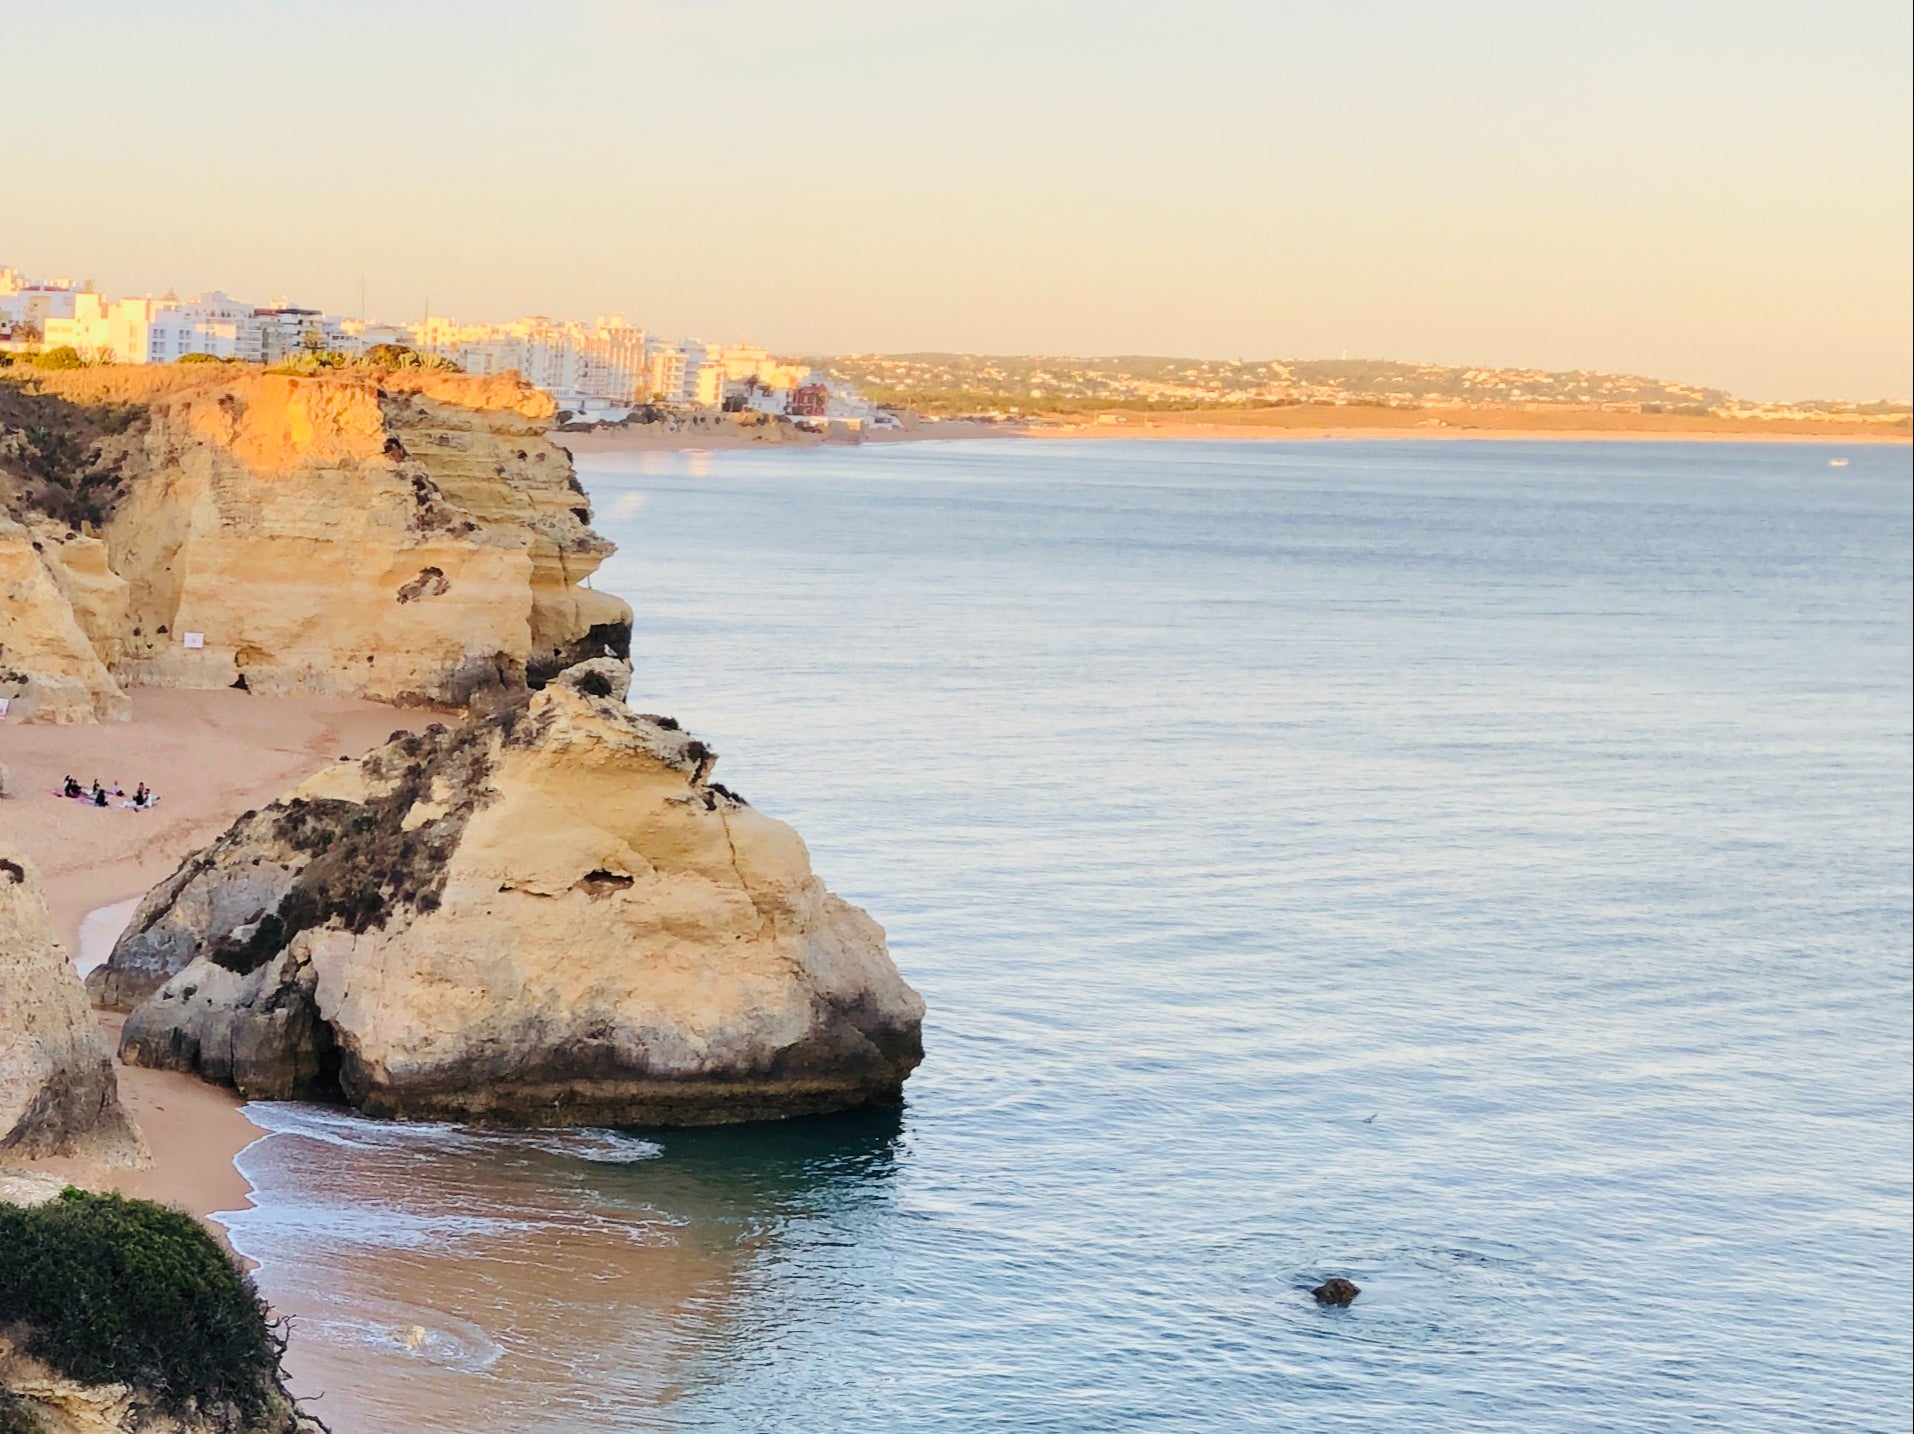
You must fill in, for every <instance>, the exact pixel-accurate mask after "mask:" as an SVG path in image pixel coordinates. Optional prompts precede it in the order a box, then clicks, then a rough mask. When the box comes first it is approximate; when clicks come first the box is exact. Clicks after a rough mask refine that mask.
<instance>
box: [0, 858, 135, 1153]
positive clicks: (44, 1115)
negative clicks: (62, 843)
mask: <svg viewBox="0 0 1914 1434" xmlns="http://www.w3.org/2000/svg"><path fill="white" fill-rule="evenodd" d="M76 1153H86V1154H89V1155H94V1156H97V1157H100V1158H104V1159H107V1160H109V1161H114V1162H117V1163H135V1162H137V1161H139V1160H140V1159H142V1158H143V1154H144V1152H143V1150H142V1148H141V1146H140V1142H139V1136H138V1134H137V1133H136V1132H135V1131H134V1129H133V1124H132V1121H131V1120H130V1119H129V1118H128V1117H127V1115H126V1113H125V1112H124V1111H123V1110H122V1109H121V1108H120V1101H119V1089H118V1086H117V1085H116V1084H115V1082H114V1079H113V1068H112V1065H111V1064H110V1063H109V1062H108V1060H107V1054H106V1048H105V1046H104V1045H103V1043H102V1042H101V1040H100V1033H99V1028H98V1027H97V1026H96V1025H95V1024H94V1022H93V1013H92V1011H91V1010H90V1009H89V1008H88V1005H87V1001H86V996H85V993H84V992H83V991H82V989H81V987H80V979H79V977H78V976H77V975H76V974H75V973H74V970H73V965H72V963H71V962H70V961H69V960H68V959H67V955H66V953H65V952H64V951H62V950H61V949H60V947H59V945H58V943H57V942H55V941H54V939H53V930H52V923H51V921H50V920H49V918H48V915H47V904H46V896H45V894H44V892H43V891H42V890H41V887H40V878H39V876H38V874H37V873H36V872H35V871H34V869H33V867H32V866H31V865H30V864H29V863H28V862H27V860H26V859H25V858H24V857H23V856H21V855H20V854H19V852H17V851H15V850H14V849H12V848H11V847H10V846H8V845H7V844H5V843H4V842H0V1157H5V1156H8V1155H19V1156H40V1155H66V1154H76Z"/></svg>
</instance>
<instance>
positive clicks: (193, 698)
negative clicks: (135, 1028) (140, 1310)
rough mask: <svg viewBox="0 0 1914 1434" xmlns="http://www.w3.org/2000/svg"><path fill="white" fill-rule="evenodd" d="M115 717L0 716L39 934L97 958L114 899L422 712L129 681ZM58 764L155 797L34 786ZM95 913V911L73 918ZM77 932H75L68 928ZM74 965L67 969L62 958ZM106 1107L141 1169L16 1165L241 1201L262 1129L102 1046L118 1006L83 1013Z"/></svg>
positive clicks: (232, 1105)
mask: <svg viewBox="0 0 1914 1434" xmlns="http://www.w3.org/2000/svg"><path fill="white" fill-rule="evenodd" d="M128 695H129V696H130V697H131V699H132V703H133V717H132V720H131V721H129V722H108V723H99V724H91V725H75V726H59V725H47V726H40V725H19V724H0V762H4V763H5V764H6V766H7V767H8V769H9V770H10V771H11V772H12V774H13V777H14V780H15V782H16V784H17V787H18V793H19V794H18V795H17V796H15V797H11V798H8V799H7V801H6V803H5V810H4V813H0V815H3V816H4V819H5V820H6V821H7V824H8V831H9V835H10V836H12V837H13V838H14V839H15V840H16V841H17V842H18V843H19V845H20V847H21V849H22V850H23V851H24V852H25V853H26V854H27V855H28V856H29V857H31V858H32V859H33V861H34V863H35V865H36V866H38V867H39V869H40V873H41V877H42V879H43V880H44V882H45V884H46V891H47V904H48V907H49V909H50V912H51V915H52V918H53V928H54V934H55V936H56V937H57V938H58V939H59V941H60V943H61V945H62V946H63V947H64V948H65V949H66V951H67V952H68V954H69V955H70V956H72V955H75V954H77V955H78V956H79V957H80V958H81V959H82V960H88V959H91V958H93V957H96V956H97V957H98V958H99V959H104V956H105V951H100V950H98V949H97V948H98V944H99V943H100V942H101V941H102V940H104V941H106V942H107V943H108V949H110V942H111V941H112V940H115V939H117V937H118V934H119V929H120V928H119V927H116V926H114V925H112V924H111V923H112V921H113V919H114V917H116V916H117V915H119V914H120V913H118V912H115V911H114V908H116V907H118V908H124V915H125V916H127V917H129V918H130V916H131V914H132V910H131V907H130V905H128V903H133V902H137V901H138V900H139V899H140V898H141V897H143V896H144V895H145V894H146V893H147V891H149V890H150V889H151V888H152V887H153V886H155V885H157V884H158V883H159V882H160V881H163V880H164V879H165V878H166V877H167V876H168V875H170V874H171V873H172V872H173V871H174V870H175V869H176V868H177V867H178V865H179V863H180V861H181V860H182V859H183V858H184V857H185V856H186V855H187V854H188V853H189V852H191V851H194V850H196V849H198V848H199V847H200V846H203V845H205V844H206V843H207V842H209V841H211V840H212V839H213V838H215V837H217V836H218V835H219V834H220V833H221V832H222V831H224V830H225V829H226V827H227V826H228V825H230V824H231V822H232V821H233V819H234V818H235V817H237V816H238V815H239V814H240V813H241V812H243V811H245V810H247V809H248V808H257V807H260V806H264V805H265V804H266V803H268V802H270V801H272V800H273V799H274V798H276V797H278V796H280V795H282V794H283V793H284V792H285V791H286V790H287V789H288V788H290V787H292V786H294V785H295V784H297V783H298V782H300V781H301V780H303V779H304V778H306V777H308V776H310V775H311V774H312V773H313V772H315V771H317V770H319V769H320V768H322V767H324V766H325V765H326V764H327V763H328V762H335V761H337V760H339V758H341V757H354V758H356V757H358V756H360V755H362V754H363V753H365V752H366V751H369V750H370V749H371V748H373V747H375V746H377V745H378V744H380V743H382V742H384V741H385V740H386V739H387V738H388V737H389V736H390V735H391V733H392V732H393V731H394V730H396V729H399V728H408V729H409V728H413V727H416V726H419V725H422V724H423V723H424V722H426V721H430V720H431V719H432V717H433V715H434V714H432V713H430V712H427V711H425V710H423V709H400V708H395V707H388V706H386V705H384V704H383V703H377V702H366V701H359V700H353V699H344V698H323V697H257V696H253V695H251V694H248V693H242V692H235V691H231V690H229V689H218V690H213V691H193V690H181V689H171V688H135V689H133V690H132V691H131V692H130V693H129V694H128ZM67 772H72V773H73V774H74V775H75V776H78V777H79V778H80V779H81V780H82V781H85V782H90V781H91V780H92V779H93V778H94V777H96V776H97V777H100V778H102V779H110V780H118V781H121V782H123V783H124V784H125V785H126V786H127V787H129V788H130V787H131V786H132V784H133V783H134V782H136V781H146V782H148V783H150V784H151V785H152V787H153V788H154V790H156V791H157V792H159V794H160V804H159V806H158V807H156V808H154V809H153V810H152V811H150V812H134V811H127V810H124V809H121V808H118V807H113V808H107V809H104V810H101V809H96V808H92V807H86V806H82V805H80V804H79V803H76V802H68V801H63V800H61V799H59V798H57V797H55V796H53V795H51V793H50V789H51V788H54V787H56V786H57V785H58V784H59V781H60V778H61V777H62V776H63V775H64V774H66V773H67ZM96 913H97V914H99V916H100V917H102V918H104V919H102V920H100V921H95V922H92V923H89V921H88V918H89V917H93V916H95V914H96ZM83 927H86V928H87V930H86V937H87V938H90V939H87V940H85V941H84V942H83V938H82V928H83ZM76 964H77V963H76ZM94 1014H95V1016H96V1017H97V1019H98V1021H99V1027H100V1033H101V1039H102V1040H103V1041H104V1042H105V1046H106V1050H107V1052H108V1053H109V1054H110V1055H111V1057H112V1061H113V1072H114V1075H115V1077H116V1078H117V1080H118V1082H119V1090H120V1102H121V1104H122V1105H123V1106H125V1108H126V1109H127V1111H128V1112H129V1113H130V1114H131V1115H132V1117H133V1120H134V1122H135V1123H136V1124H137V1125H138V1127H139V1130H140V1134H141V1136H142V1137H143V1138H144V1139H145V1142H146V1146H147V1149H148V1150H149V1151H150V1152H151V1154H152V1161H151V1163H150V1164H148V1165H145V1166H141V1167H115V1166H112V1165H108V1164H105V1163H103V1162H101V1161H100V1160H98V1159H96V1158H94V1157H91V1156H89V1155H87V1154H84V1153H82V1154H78V1155H66V1156H50V1157H46V1158H43V1159H40V1160H34V1161H20V1162H17V1166H18V1168H19V1169H21V1170H24V1171H28V1172H33V1173H39V1174H45V1175H52V1176H55V1177H56V1178H59V1179H63V1180H67V1181H69V1182H70V1183H72V1184H75V1185H82V1186H85V1187H87V1188H89V1189H95V1190H115V1191H118V1192H119V1193H121V1194H124V1195H129V1196H137V1197H139V1198H141V1199H147V1200H156V1201H159V1202H160V1203H162V1204H170V1205H176V1206H178V1207H179V1208H180V1209H183V1210H185V1211H187V1212H188V1213H189V1214H192V1215H194V1216H196V1217H198V1218H199V1219H200V1220H202V1221H206V1222H211V1223H212V1224H213V1227H214V1230H215V1233H216V1234H219V1235H220V1236H221V1238H224V1231H223V1228H222V1227H220V1226H219V1225H218V1223H217V1222H216V1221H215V1220H214V1218H213V1217H214V1216H215V1215H216V1214H217V1212H219V1211H222V1210H235V1209H240V1208H244V1207H245V1206H247V1205H249V1204H251V1196H252V1186H251V1184H250V1183H249V1182H248V1181H247V1179H246V1177H245V1176H244V1175H242V1174H241V1173H240V1171H239V1168H238V1166H237V1165H236V1164H235V1161H236V1160H237V1158H238V1156H239V1155H240V1153H241V1152H242V1151H244V1150H245V1149H246V1148H247V1147H248V1146H250V1145H251V1144H252V1143H253V1142H254V1141H255V1140H257V1139H259V1138H260V1137H261V1136H262V1135H264V1134H266V1132H265V1131H264V1130H262V1129H261V1128H260V1127H259V1126H256V1125H254V1124H253V1123H252V1122H251V1121H250V1120H248V1119H247V1118H246V1116H245V1113H244V1111H243V1109H242V1107H243V1106H244V1104H245V1102H244V1100H243V1098H242V1097H241V1096H240V1095H239V1093H238V1092H237V1091H234V1090H232V1089H230V1088H228V1087H223V1086H215V1085H210V1084H208V1083H207V1082H205V1081H202V1080H199V1079H198V1078H196V1077H194V1076H189V1075H184V1074H181V1073H179V1072H175V1071H155V1070H146V1069H143V1068H140V1067H137V1066H127V1065H124V1064H122V1063H121V1062H120V1059H119V1056H118V1053H117V1052H118V1045H119V1032H120V1026H121V1025H122V1023H123V1022H124V1021H125V1019H126V1016H125V1013H124V1012H119V1011H106V1010H96V1011H95V1013H94Z"/></svg>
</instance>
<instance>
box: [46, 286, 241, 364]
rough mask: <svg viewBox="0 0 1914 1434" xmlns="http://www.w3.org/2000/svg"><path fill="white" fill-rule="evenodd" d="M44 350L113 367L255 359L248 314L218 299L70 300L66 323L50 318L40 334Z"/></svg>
mask: <svg viewBox="0 0 1914 1434" xmlns="http://www.w3.org/2000/svg"><path fill="white" fill-rule="evenodd" d="M43 343H44V345H45V347H47V348H49V349H54V348H61V347H63V346H64V347H70V348H72V349H74V350H76V351H77V352H78V353H79V354H80V356H81V357H83V358H110V359H112V360H113V361H114V362H115V363H172V362H174V361H175V360H177V359H181V358H184V357H185V356H186V355H187V354H211V355H212V356H213V357H215V358H255V357H257V356H258V355H257V353H256V352H249V351H248V350H251V349H253V348H254V347H255V345H256V335H255V334H254V332H253V309H252V305H250V304H242V303H239V302H238V301H237V300H235V299H230V298H228V297H227V296H226V295H224V294H222V293H218V292H217V291H215V292H214V293H211V294H199V295H196V296H195V297H194V298H192V299H189V300H180V299H177V298H175V297H173V296H172V295H171V294H168V295H167V296H166V297H165V298H162V299H154V298H144V299H118V300H111V299H108V298H106V297H105V296H104V295H101V294H88V293H82V294H77V295H75V296H74V302H73V313H72V316H71V317H68V318H49V319H48V320H47V321H46V324H45V326H44V328H43Z"/></svg>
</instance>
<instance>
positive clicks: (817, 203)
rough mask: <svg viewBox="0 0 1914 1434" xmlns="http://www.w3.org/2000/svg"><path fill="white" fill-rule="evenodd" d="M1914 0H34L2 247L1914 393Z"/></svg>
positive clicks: (551, 308) (979, 326)
mask: <svg viewBox="0 0 1914 1434" xmlns="http://www.w3.org/2000/svg"><path fill="white" fill-rule="evenodd" d="M1911 46H1914V34H1911V33H1910V18H1909V6H1908V4H1907V3H1906V0H1791V3H1774V0H1767V3H1764V2H1763V0H1738V3H1717V0H1658V3H1653V4H1648V3H1636V0H1600V3H1569V0H1542V3H1536V0H1523V3H1499V0H1444V3H1440V4H1437V3H1427V0H1416V3H1384V0H1347V2H1346V3H1344V0H1313V3H1309V4H1298V3H1293V0H1148V3H1141V0H574V3H570V4H538V5H534V4H531V3H504V0H380V3H367V0H327V3H325V4H322V5H318V4H294V3H288V0H168V3H165V4H153V3H151V0H118V2H117V3H108V0H60V3H58V4H37V3H29V0H0V56H4V64H3V65H0V71H3V72H4V74H5V76H6V88H7V91H8V108H9V110H10V112H11V113H12V115H13V123H12V124H10V125H9V126H8V137H7V141H6V145H5V149H4V152H3V153H0V263H11V264H14V265H16V266H19V267H22V268H25V269H28V270H30V271H33V272H36V273H54V274H66V275H70V276H72V277H76V278H93V279H96V280H97V281H98V282H99V284H100V286H101V287H102V288H104V289H106V290H107V291H109V292H131V293H140V292H146V291H149V290H150V291H152V292H155V293H157V292H163V291H164V290H166V289H168V288H176V289H178V290H179V291H180V292H182V293H187V292H191V291H194V290H198V289H203V288H214V287H218V288H224V289H226V290H228V291H229V292H232V293H235V294H238V295H240V296H242V297H247V298H254V299H257V300H264V299H267V298H272V297H276V296H278V295H281V294H284V295H286V296H289V297H291V298H292V299H294V300H295V301H297V302H303V303H309V304H317V305H321V306H324V307H327V308H330V309H334V310H337V311H341V312H355V311H356V310H357V309H358V304H359V299H358V294H359V284H360V280H361V277H362V276H363V279H364V283H365V289H366V294H367V301H368V307H369V309H370V311H371V312H372V314H373V315H374V316H375V317H379V316H383V317H386V318H409V317H413V316H416V315H418V314H419V313H421V312H422V311H423V310H424V308H425V305H426V303H427V301H428V300H429V301H430V304H431V307H432V310H433V311H434V312H436V313H446V314H453V315H457V316H459V317H464V318H472V319H487V318H489V319H503V318H509V317H512V316H515V315H517V314H520V313H527V312H535V313H546V314H552V315H560V316H580V317H589V316H590V315H592V314H595V313H599V312H609V311H614V310H619V311H623V312H624V313H625V314H627V315H628V316H629V317H630V318H631V319H632V320H633V321H634V322H639V323H643V324H645V325H646V326H647V327H649V328H651V329H652V330H654V331H656V332H660V333H665V334H670V335H677V334H681V333H692V334H696V335H699V336H702V337H706V338H709V339H714V340H729V339H734V338H739V337H750V338H753V339H755V340H757V341H759V342H762V343H765V344H769V345H771V346H772V347H774V348H779V349H783V350H786V351H791V350H802V351H807V352H833V351H837V352H842V351H848V350H891V351H894V350H906V349H962V350H970V351H984V352H1008V353H1030V352H1035V353H1078V354H1090V353H1105V354H1107V353H1156V354H1175V355H1188V356H1206V357H1235V356H1241V357H1256V358H1261V357H1323V356H1332V357H1333V356H1335V355H1337V354H1339V353H1342V352H1344V351H1345V350H1346V351H1347V352H1348V353H1349V354H1350V355H1351V356H1352V357H1358V356H1360V357H1378V358H1381V357H1388V358H1409V359H1423V360H1430V361H1436V362H1455V363H1479V364H1500V365H1537V366H1545V367H1550V368H1572V367H1586V368H1602V369H1609V370H1623V371H1632V372H1643V373H1649V374H1653V375H1657V376H1662V377H1670V378H1680V379H1687V380H1691V381H1694V382H1699V383H1707V384H1715V385H1720V386H1723V387H1726V388H1729V389H1732V390H1735V391H1737V392H1740V393H1743V394H1747V395H1750V396H1756V397H1782V398H1798V397H1808V396H1823V395H1826V396H1838V397H1850V398H1858V397H1881V396H1895V397H1904V396H1906V395H1908V393H1909V392H1910V390H1914V377H1910V366H1911V360H1910V310H1911V309H1914V288H1911V286H1910V249H1911V247H1914V237H1911V226H1910V209H1911V208H1914V187H1911V186H1910V172H1911V171H1914V153H1911V151H1910V138H1909V135H1910V111H1911V109H1914V99H1911V97H1910V59H1909V55H1910V48H1911Z"/></svg>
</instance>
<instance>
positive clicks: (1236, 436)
mask: <svg viewBox="0 0 1914 1434" xmlns="http://www.w3.org/2000/svg"><path fill="white" fill-rule="evenodd" d="M780 434H782V435H783V436H782V437H780V436H779V435H780ZM549 436H550V438H551V440H552V441H553V442H554V443H558V444H562V445H563V446H564V447H566V448H568V449H570V450H571V451H572V452H573V453H574V454H593V453H647V452H669V451H674V450H683V449H738V448H781V447H791V448H797V447H803V448H816V447H820V446H824V445H826V444H831V445H837V444H859V443H915V442H922V441H925V440H937V439H952V438H1086V439H1101V438H1131V439H1136V438H1145V439H1162V440H1168V439H1181V440H1190V439H1215V440H1221V441H1230V440H1234V441H1237V442H1243V441H1254V440H1262V441H1265V442H1267V441H1269V440H1271V439H1303V438H1307V439H1326V438H1370V439H1374V438H1500V439H1518V438H1526V439H1551V440H1581V441H1593V440H1603V441H1615V440H1637V441H1658V442H1666V441H1669V440H1690V441H1705V442H1757V443H1760V442H1767V443H1801V442H1827V443H1907V442H1908V441H1909V433H1908V429H1907V428H1906V427H1905V426H1901V427H1895V426H1893V425H1889V424H1880V423H1867V422H1863V421H1860V420H1844V419H1762V418H1716V417H1711V416H1708V415H1704V414H1688V413H1607V412H1603V411H1601V410H1599V409H1586V408H1571V407H1545V408H1536V409H1523V408H1515V407H1509V408H1480V409H1466V410H1464V409H1421V408H1378V407H1370V406H1365V405H1350V406H1348V407H1343V408H1337V407H1330V406H1326V405H1317V404H1299V405H1296V406H1293V407H1285V408H1259V409H1233V410H1215V409H1207V410H1202V411H1192V412H1188V413H1143V412H1137V411H1120V412H1111V413H1107V414H1104V415H1102V416H1101V417H1099V416H1098V415H1095V414H1035V415H1032V416H1030V417H1029V418H1028V419H1022V420H1003V421H998V422H992V421H989V420H983V419H964V418H945V419H938V418H924V417H920V416H918V415H914V414H906V415H904V416H903V422H902V425H901V426H900V427H897V428H881V429H872V428H867V429H863V430H861V431H857V432H851V431H849V430H847V429H844V428H842V427H839V428H836V429H834V430H833V431H832V433H831V435H830V436H829V437H828V438H827V437H826V436H824V435H822V434H809V433H793V432H790V431H788V430H783V429H764V428H758V429H744V428H739V427H737V426H736V425H733V424H730V423H728V422H725V421H722V420H695V421H692V420H688V421H686V422H685V423H683V424H681V425H677V426H672V427H667V426H666V425H664V424H659V423H654V424H633V425H630V426H628V427H622V428H619V427H612V428H599V429H591V430H580V431H577V432H569V433H567V432H554V433H552V434H551V435H549Z"/></svg>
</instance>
